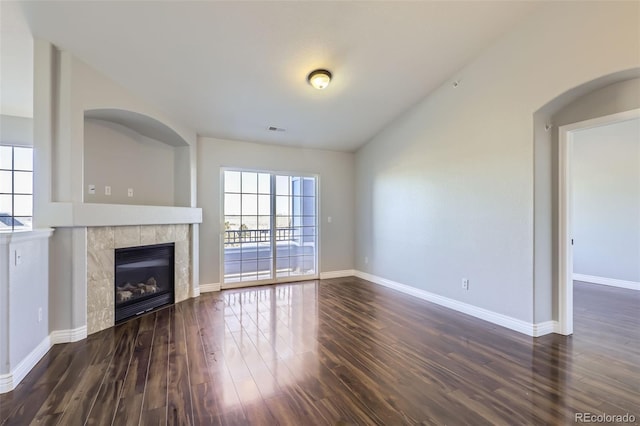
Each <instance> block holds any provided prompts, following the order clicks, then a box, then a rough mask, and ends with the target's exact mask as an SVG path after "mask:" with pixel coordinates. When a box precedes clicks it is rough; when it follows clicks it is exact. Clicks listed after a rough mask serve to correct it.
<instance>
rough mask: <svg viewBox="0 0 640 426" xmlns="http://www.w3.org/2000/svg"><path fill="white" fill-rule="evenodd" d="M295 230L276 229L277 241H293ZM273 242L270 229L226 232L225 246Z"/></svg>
mask: <svg viewBox="0 0 640 426" xmlns="http://www.w3.org/2000/svg"><path fill="white" fill-rule="evenodd" d="M293 237H294V228H276V241H291V240H293ZM270 241H271V230H270V229H238V230H235V229H234V230H227V231H224V243H225V244H231V245H235V244H242V243H268V242H270Z"/></svg>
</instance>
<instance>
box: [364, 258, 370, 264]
mask: <svg viewBox="0 0 640 426" xmlns="http://www.w3.org/2000/svg"><path fill="white" fill-rule="evenodd" d="M368 263H369V258H368V257H367V256H365V257H364V264H365V265H366V264H368Z"/></svg>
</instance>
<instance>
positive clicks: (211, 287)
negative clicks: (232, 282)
mask: <svg viewBox="0 0 640 426" xmlns="http://www.w3.org/2000/svg"><path fill="white" fill-rule="evenodd" d="M212 291H220V283H212V284H200V293H201V294H202V293H209V292H212Z"/></svg>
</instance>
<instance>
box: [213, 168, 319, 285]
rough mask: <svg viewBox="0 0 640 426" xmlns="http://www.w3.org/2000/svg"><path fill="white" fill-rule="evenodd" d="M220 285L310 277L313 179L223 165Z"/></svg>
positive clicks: (313, 233)
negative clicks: (230, 167) (221, 273)
mask: <svg viewBox="0 0 640 426" xmlns="http://www.w3.org/2000/svg"><path fill="white" fill-rule="evenodd" d="M222 180H223V188H224V196H223V201H222V204H223V218H224V235H223V238H222V240H223V242H222V244H223V253H224V255H223V256H224V259H223V262H222V269H223V285H225V286H227V287H229V286H237V285H244V284H251V283H268V282H277V281H292V280H297V279H304V278H315V277H317V275H318V272H317V269H318V268H317V264H318V261H317V246H318V245H317V178H316V177H314V176H301V175H294V174H283V173H269V172H253V171H243V170H223V172H222Z"/></svg>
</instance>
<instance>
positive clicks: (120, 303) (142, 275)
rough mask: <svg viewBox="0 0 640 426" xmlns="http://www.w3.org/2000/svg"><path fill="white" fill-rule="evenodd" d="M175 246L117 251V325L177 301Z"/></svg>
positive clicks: (162, 245)
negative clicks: (175, 292) (175, 299)
mask: <svg viewBox="0 0 640 426" xmlns="http://www.w3.org/2000/svg"><path fill="white" fill-rule="evenodd" d="M174 246H175V244H174V243H168V244H156V245H149V246H142V247H127V248H121V249H115V283H114V284H115V311H116V312H115V321H116V323H117V322H120V321H124V320H126V319H127V318H131V317H134V316H137V315H141V314H144V313H145V312H149V311H152V310H154V309H157V308H159V307H161V306H165V305H170V304H173V301H174V276H175V260H174V251H175V250H174Z"/></svg>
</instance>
